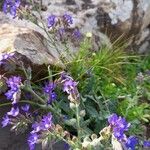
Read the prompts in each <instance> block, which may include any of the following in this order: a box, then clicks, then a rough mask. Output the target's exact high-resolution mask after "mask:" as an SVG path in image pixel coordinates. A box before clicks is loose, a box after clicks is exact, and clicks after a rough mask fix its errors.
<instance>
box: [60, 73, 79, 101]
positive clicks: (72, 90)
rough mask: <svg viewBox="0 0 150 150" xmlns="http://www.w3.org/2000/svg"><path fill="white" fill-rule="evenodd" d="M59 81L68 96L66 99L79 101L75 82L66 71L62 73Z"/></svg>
mask: <svg viewBox="0 0 150 150" xmlns="http://www.w3.org/2000/svg"><path fill="white" fill-rule="evenodd" d="M61 83H62V84H63V91H64V92H66V93H67V94H68V95H69V96H68V99H69V100H70V101H71V102H78V101H79V97H80V95H79V92H78V89H77V84H78V83H77V82H75V81H74V80H73V79H72V78H71V77H70V76H68V75H67V74H66V73H62V75H61Z"/></svg>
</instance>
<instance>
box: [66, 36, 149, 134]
mask: <svg viewBox="0 0 150 150" xmlns="http://www.w3.org/2000/svg"><path fill="white" fill-rule="evenodd" d="M124 49H125V46H124V45H123V44H122V45H121V44H120V45H113V46H112V47H108V46H103V47H101V49H100V50H98V51H92V47H91V43H90V39H88V38H87V39H85V40H84V41H83V42H82V44H81V47H80V49H79V51H78V53H77V54H76V55H75V57H74V58H73V60H72V61H71V62H68V63H67V65H66V70H67V71H68V72H69V73H70V74H71V76H73V78H74V79H75V80H76V81H78V82H79V84H78V87H79V91H80V93H81V96H82V106H83V108H84V109H85V110H86V118H87V119H90V123H89V125H88V127H89V128H90V129H91V130H92V131H94V132H95V133H98V132H99V129H102V128H103V127H104V126H105V125H106V124H105V123H104V122H106V118H107V117H108V116H109V115H110V114H111V113H113V112H117V113H118V114H120V115H122V116H124V117H126V118H127V119H128V120H129V121H130V122H133V126H135V128H137V127H139V128H140V124H141V123H144V122H149V120H150V115H149V114H150V105H149V104H148V101H149V100H150V92H149V91H150V84H149V81H148V75H147V76H145V77H144V83H142V84H140V83H138V81H137V80H136V78H138V73H140V72H144V73H145V72H146V71H147V70H148V69H149V68H150V58H149V57H145V56H138V55H134V54H132V55H131V54H130V55H128V54H127V53H125V51H124ZM137 130H138V129H137ZM137 133H138V132H137ZM139 133H141V132H139Z"/></svg>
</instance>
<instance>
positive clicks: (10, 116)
mask: <svg viewBox="0 0 150 150" xmlns="http://www.w3.org/2000/svg"><path fill="white" fill-rule="evenodd" d="M29 109H30V105H28V104H26V105H24V106H21V110H23V112H24V113H27V114H28V113H29ZM19 114H20V109H19V107H17V106H13V107H12V108H11V110H10V111H9V112H7V113H6V115H5V116H4V117H3V118H2V122H1V124H2V127H6V126H7V125H9V124H12V125H13V124H15V122H13V121H12V120H14V121H15V117H18V116H19Z"/></svg>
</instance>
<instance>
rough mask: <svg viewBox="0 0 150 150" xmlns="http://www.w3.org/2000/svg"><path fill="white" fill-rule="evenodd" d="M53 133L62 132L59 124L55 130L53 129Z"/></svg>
mask: <svg viewBox="0 0 150 150" xmlns="http://www.w3.org/2000/svg"><path fill="white" fill-rule="evenodd" d="M55 131H56V132H58V133H62V132H63V128H62V127H61V126H60V125H59V124H57V125H56V128H55Z"/></svg>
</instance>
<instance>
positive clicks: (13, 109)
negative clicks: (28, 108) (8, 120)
mask: <svg viewBox="0 0 150 150" xmlns="http://www.w3.org/2000/svg"><path fill="white" fill-rule="evenodd" d="M18 114H19V108H18V107H17V108H16V109H15V108H14V107H12V108H11V110H10V112H7V115H9V116H13V117H16V116H17V115H18Z"/></svg>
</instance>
